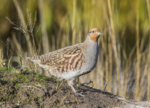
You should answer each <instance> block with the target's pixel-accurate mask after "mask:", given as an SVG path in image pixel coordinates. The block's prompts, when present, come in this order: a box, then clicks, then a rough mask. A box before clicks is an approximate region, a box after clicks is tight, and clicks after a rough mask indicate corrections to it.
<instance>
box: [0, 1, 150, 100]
mask: <svg viewBox="0 0 150 108" xmlns="http://www.w3.org/2000/svg"><path fill="white" fill-rule="evenodd" d="M95 27H97V28H99V29H100V31H101V32H102V33H103V36H101V37H100V39H99V45H100V53H99V58H98V63H97V66H96V68H95V69H94V70H93V71H92V72H91V73H90V74H88V75H85V76H82V77H80V82H87V81H89V80H92V81H93V85H92V86H93V87H94V88H98V89H101V90H104V91H107V92H111V93H113V94H116V95H119V96H122V97H124V98H128V99H135V100H150V1H149V0H133V1H132V2H131V0H1V3H0V67H2V66H3V61H4V60H9V59H10V58H12V57H21V58H24V57H26V56H31V55H32V56H33V55H39V54H43V53H47V52H49V51H53V50H56V49H59V48H62V47H65V46H68V45H72V44H76V43H79V42H82V41H84V40H85V38H86V34H87V32H88V31H89V29H91V28H95Z"/></svg>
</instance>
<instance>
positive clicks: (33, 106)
mask: <svg viewBox="0 0 150 108" xmlns="http://www.w3.org/2000/svg"><path fill="white" fill-rule="evenodd" d="M75 87H76V89H77V90H78V91H80V92H82V93H83V94H84V96H83V97H82V96H77V95H75V94H74V93H73V92H72V90H71V88H70V87H69V86H68V85H67V83H66V81H62V80H58V79H56V78H55V77H44V76H42V75H40V74H38V73H36V72H34V71H29V70H24V71H22V70H21V71H18V72H17V70H16V69H8V68H5V67H3V68H1V69H0V108H126V106H127V104H126V102H124V101H123V99H121V97H119V96H115V95H112V94H110V93H108V92H103V91H101V90H98V89H94V88H92V87H89V86H85V85H81V84H78V85H76V86H75ZM128 108H130V107H128ZM131 108H132V107H131ZM133 108H134V107H133ZM135 108H136V107H135ZM140 108H142V107H140Z"/></svg>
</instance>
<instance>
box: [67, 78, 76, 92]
mask: <svg viewBox="0 0 150 108" xmlns="http://www.w3.org/2000/svg"><path fill="white" fill-rule="evenodd" d="M73 81H74V79H72V80H68V81H67V82H68V85H69V86H70V87H71V89H72V91H73V92H74V93H77V91H76V89H75V88H74V87H73V85H74V82H73Z"/></svg>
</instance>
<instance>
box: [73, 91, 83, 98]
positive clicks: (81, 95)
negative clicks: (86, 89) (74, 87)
mask: <svg viewBox="0 0 150 108" xmlns="http://www.w3.org/2000/svg"><path fill="white" fill-rule="evenodd" d="M75 95H76V96H80V97H84V96H85V95H84V94H83V92H76V93H75Z"/></svg>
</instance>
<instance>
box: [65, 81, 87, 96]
mask: <svg viewBox="0 0 150 108" xmlns="http://www.w3.org/2000/svg"><path fill="white" fill-rule="evenodd" d="M73 81H74V79H71V80H68V81H67V82H68V85H69V86H70V87H71V89H72V91H73V92H74V93H75V95H78V96H84V95H83V94H81V93H78V92H77V91H76V89H75V88H74V86H73V85H74V82H73Z"/></svg>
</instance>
